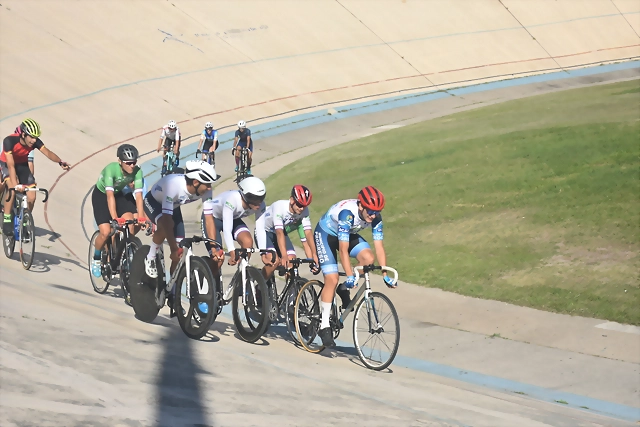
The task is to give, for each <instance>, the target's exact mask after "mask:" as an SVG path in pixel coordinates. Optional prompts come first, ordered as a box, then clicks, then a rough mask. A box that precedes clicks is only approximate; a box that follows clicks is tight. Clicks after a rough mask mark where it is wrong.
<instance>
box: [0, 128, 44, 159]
mask: <svg viewBox="0 0 640 427" xmlns="http://www.w3.org/2000/svg"><path fill="white" fill-rule="evenodd" d="M42 147H44V143H43V142H42V141H41V140H40V138H36V142H35V143H34V144H33V145H32V146H31V147H27V146H26V145H22V144H21V143H20V135H18V134H13V135H9V136H7V137H6V138H5V139H4V141H2V153H0V162H4V163H6V162H7V156H6V155H5V153H9V154H11V155H13V163H15V164H18V163H27V158H28V157H29V153H30V152H32V151H33V150H35V149H36V148H37V149H38V150H40V149H42Z"/></svg>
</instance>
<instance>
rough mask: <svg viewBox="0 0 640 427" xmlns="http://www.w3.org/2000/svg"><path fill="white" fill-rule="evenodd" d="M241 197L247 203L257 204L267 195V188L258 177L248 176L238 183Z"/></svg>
mask: <svg viewBox="0 0 640 427" xmlns="http://www.w3.org/2000/svg"><path fill="white" fill-rule="evenodd" d="M238 188H240V195H241V196H242V199H243V200H244V201H245V202H246V203H247V204H249V205H259V204H260V203H262V202H263V201H264V198H265V197H266V196H267V188H266V187H265V186H264V182H262V180H261V179H260V178H256V177H255V176H250V177H248V178H245V179H243V180H242V181H240V182H239V183H238Z"/></svg>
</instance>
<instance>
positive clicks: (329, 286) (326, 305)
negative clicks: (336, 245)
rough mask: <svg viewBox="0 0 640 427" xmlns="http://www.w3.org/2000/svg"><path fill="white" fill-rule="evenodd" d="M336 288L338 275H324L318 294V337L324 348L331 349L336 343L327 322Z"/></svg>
mask: <svg viewBox="0 0 640 427" xmlns="http://www.w3.org/2000/svg"><path fill="white" fill-rule="evenodd" d="M337 286H338V273H330V274H325V275H324V287H323V288H322V293H321V294H320V312H321V316H322V317H321V321H320V329H319V330H318V335H319V336H320V339H322V344H323V345H324V346H325V347H333V346H335V345H336V343H335V342H334V341H333V332H332V331H331V324H330V322H329V320H330V317H331V306H332V303H333V294H334V292H335V291H336V287H337Z"/></svg>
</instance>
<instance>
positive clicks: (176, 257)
mask: <svg viewBox="0 0 640 427" xmlns="http://www.w3.org/2000/svg"><path fill="white" fill-rule="evenodd" d="M182 252H183V249H182V248H181V247H179V246H178V247H177V248H176V250H175V251H174V250H172V251H171V255H169V258H171V262H173V263H177V262H178V261H180V258H182Z"/></svg>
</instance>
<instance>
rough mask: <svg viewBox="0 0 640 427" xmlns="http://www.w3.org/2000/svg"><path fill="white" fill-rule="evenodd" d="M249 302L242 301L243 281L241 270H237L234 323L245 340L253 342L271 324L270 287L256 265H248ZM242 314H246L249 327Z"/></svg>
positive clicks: (233, 304)
mask: <svg viewBox="0 0 640 427" xmlns="http://www.w3.org/2000/svg"><path fill="white" fill-rule="evenodd" d="M246 272H247V286H246V289H247V293H248V295H247V298H246V300H247V304H246V305H244V304H243V303H242V283H241V279H240V277H241V276H240V272H236V275H235V276H234V280H235V281H236V283H235V286H234V288H233V301H232V308H233V323H234V325H235V327H236V331H237V332H238V335H239V336H240V338H242V340H243V341H246V342H249V343H253V342H256V341H257V340H258V339H259V338H260V337H261V336H262V334H264V331H265V330H266V328H267V326H268V324H269V289H268V288H267V283H266V282H265V280H264V277H262V273H261V272H260V270H258V269H257V268H255V267H252V266H248V267H247V270H246ZM251 282H254V284H255V288H256V295H255V298H254V296H253V293H252V289H251V285H250V284H251ZM241 315H242V316H244V318H245V321H246V324H247V327H245V325H244V324H243V321H242V318H241Z"/></svg>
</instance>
